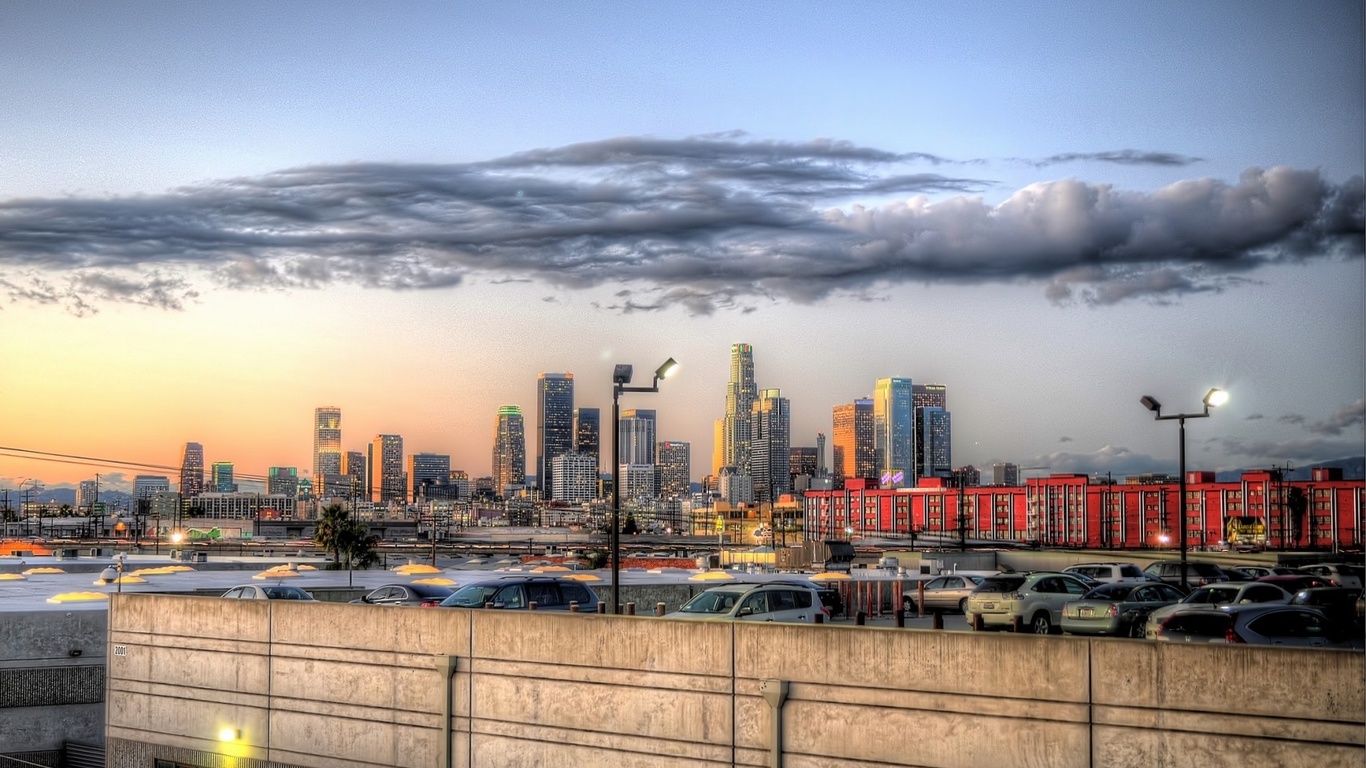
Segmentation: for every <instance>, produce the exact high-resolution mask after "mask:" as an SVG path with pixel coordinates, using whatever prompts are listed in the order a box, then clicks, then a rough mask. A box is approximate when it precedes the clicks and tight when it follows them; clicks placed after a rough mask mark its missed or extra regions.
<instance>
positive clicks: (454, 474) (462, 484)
mask: <svg viewBox="0 0 1366 768" xmlns="http://www.w3.org/2000/svg"><path fill="white" fill-rule="evenodd" d="M451 488H452V489H454V490H455V498H457V499H462V500H464V501H468V500H469V499H470V498H471V497H472V496H473V495H474V486H473V485H472V484H471V483H470V475H469V473H468V472H466V471H465V470H463V469H452V470H451Z"/></svg>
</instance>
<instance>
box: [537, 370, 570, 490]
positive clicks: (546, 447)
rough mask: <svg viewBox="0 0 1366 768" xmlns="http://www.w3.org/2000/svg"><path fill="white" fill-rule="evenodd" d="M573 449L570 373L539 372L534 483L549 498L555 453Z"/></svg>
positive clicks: (561, 453) (553, 480) (552, 484)
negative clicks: (552, 462)
mask: <svg viewBox="0 0 1366 768" xmlns="http://www.w3.org/2000/svg"><path fill="white" fill-rule="evenodd" d="M573 450H574V374H572V373H543V374H541V377H540V379H538V380H537V382H536V483H537V486H538V487H539V488H540V489H541V498H544V499H548V498H550V493H551V489H552V488H553V487H554V482H555V478H554V474H555V470H554V467H553V465H552V464H551V463H550V462H551V461H552V460H553V459H554V458H555V457H556V456H560V455H563V454H566V453H569V452H570V451H573Z"/></svg>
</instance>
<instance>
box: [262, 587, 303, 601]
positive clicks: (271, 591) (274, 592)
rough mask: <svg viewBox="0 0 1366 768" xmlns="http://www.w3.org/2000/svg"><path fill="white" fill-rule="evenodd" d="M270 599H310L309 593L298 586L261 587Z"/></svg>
mask: <svg viewBox="0 0 1366 768" xmlns="http://www.w3.org/2000/svg"><path fill="white" fill-rule="evenodd" d="M261 589H263V590H265V592H266V597H268V598H270V599H271V600H312V599H313V598H312V597H310V596H309V594H308V593H307V592H305V591H303V590H302V589H299V588H298V587H261Z"/></svg>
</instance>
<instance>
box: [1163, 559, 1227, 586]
mask: <svg viewBox="0 0 1366 768" xmlns="http://www.w3.org/2000/svg"><path fill="white" fill-rule="evenodd" d="M1143 572H1144V573H1145V574H1147V575H1149V576H1154V577H1156V578H1158V579H1161V580H1162V581H1165V582H1167V583H1168V584H1172V585H1174V586H1178V587H1179V586H1181V561H1180V560H1159V561H1158V562H1156V563H1151V564H1150V565H1149V566H1148V567H1147V568H1144V569H1143ZM1221 581H1232V579H1231V578H1229V575H1228V574H1227V573H1225V572H1224V569H1223V568H1220V567H1219V566H1217V565H1215V564H1214V563H1194V562H1191V561H1189V560H1188V561H1186V586H1188V587H1203V586H1205V585H1206V584H1218V583H1219V582H1221Z"/></svg>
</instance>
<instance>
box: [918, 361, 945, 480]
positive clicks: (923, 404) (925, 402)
mask: <svg viewBox="0 0 1366 768" xmlns="http://www.w3.org/2000/svg"><path fill="white" fill-rule="evenodd" d="M911 406H912V408H914V410H915V425H914V429H915V473H916V477H917V478H919V477H923V476H924V475H923V474H922V472H921V470H922V469H923V468H924V465H925V441H924V435H925V430H924V427H923V425H922V424H921V417H922V415H923V414H922V411H923V409H925V408H943V409H944V410H948V408H949V395H948V389H947V388H946V387H945V386H944V385H943V384H914V385H912V386H911Z"/></svg>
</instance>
